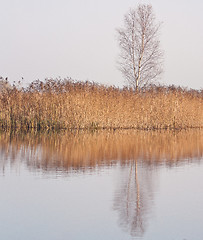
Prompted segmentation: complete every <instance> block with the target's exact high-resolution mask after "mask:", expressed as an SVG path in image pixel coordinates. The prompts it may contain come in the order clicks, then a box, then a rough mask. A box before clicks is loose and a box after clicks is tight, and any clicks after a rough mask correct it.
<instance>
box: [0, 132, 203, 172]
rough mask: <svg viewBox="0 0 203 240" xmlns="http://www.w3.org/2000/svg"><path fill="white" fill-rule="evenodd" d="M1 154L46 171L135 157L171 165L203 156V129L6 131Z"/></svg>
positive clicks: (92, 165) (82, 166) (68, 169)
mask: <svg viewBox="0 0 203 240" xmlns="http://www.w3.org/2000/svg"><path fill="white" fill-rule="evenodd" d="M0 154H1V156H2V157H1V158H2V159H5V163H6V159H8V158H10V159H12V161H13V162H15V161H16V160H17V159H20V158H19V154H21V155H22V154H23V155H24V156H26V164H27V165H28V166H29V167H30V168H32V169H33V168H35V169H36V168H37V169H44V170H57V169H60V170H63V171H70V170H71V169H75V170H76V169H81V170H86V169H90V168H94V167H96V166H100V165H103V164H107V165H110V164H112V162H113V161H114V160H120V162H121V163H122V164H127V163H128V160H131V159H141V160H144V163H146V164H167V165H169V166H170V165H173V164H180V163H181V162H183V161H182V160H185V159H193V158H196V159H200V158H201V157H202V156H203V131H201V130H188V131H181V132H175V133H174V132H170V131H167V132H142V131H132V130H125V131H124V130H122V131H115V132H112V131H100V132H95V133H87V132H79V133H67V132H66V133H60V134H51V135H48V134H41V135H34V134H26V135H22V134H21V135H17V134H15V135H13V134H9V133H2V134H1V135H0ZM188 161H189V160H188ZM5 163H4V164H5ZM2 164H3V162H1V165H2Z"/></svg>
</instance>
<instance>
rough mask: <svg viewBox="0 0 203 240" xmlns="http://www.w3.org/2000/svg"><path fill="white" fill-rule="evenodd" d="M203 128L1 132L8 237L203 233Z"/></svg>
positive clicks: (3, 229) (0, 175) (1, 207)
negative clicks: (160, 130) (154, 130)
mask: <svg viewBox="0 0 203 240" xmlns="http://www.w3.org/2000/svg"><path fill="white" fill-rule="evenodd" d="M202 162H203V131H199V130H190V131H181V132H167V131H165V132H141V131H140V132H137V131H113V132H111V131H101V132H96V133H88V132H79V133H78V132H77V133H60V134H53V133H52V134H14V133H1V135H0V189H1V198H0V199H1V201H0V213H1V214H0V233H1V239H4V240H10V239H11V240H19V239H22V240H23V239H30V240H34V239H36V240H41V239H43V240H44V239H53V240H54V239H57V240H63V239H71V240H72V239H73V240H80V239H81V240H82V239H88V240H91V239H92V240H93V239H107V240H108V239H109V240H110V239H120V240H125V239H126V240H127V239H141V240H159V239H160V240H162V239H166V240H167V239H168V240H171V239H177V240H178V239H181V240H183V239H187V240H190V239H197V240H200V239H202V237H203V229H202V222H203V206H202V202H203V190H202V189H203V174H202V172H203V164H202Z"/></svg>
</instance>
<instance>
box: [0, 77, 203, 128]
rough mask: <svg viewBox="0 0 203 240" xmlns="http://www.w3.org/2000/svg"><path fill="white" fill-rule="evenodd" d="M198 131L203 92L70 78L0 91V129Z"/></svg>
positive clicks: (201, 122)
mask: <svg viewBox="0 0 203 240" xmlns="http://www.w3.org/2000/svg"><path fill="white" fill-rule="evenodd" d="M193 127H194V128H197V127H198V128H200V127H203V92H202V91H194V90H193V91H192V90H184V89H181V88H174V87H156V86H152V87H150V88H148V89H145V90H142V91H139V92H134V91H132V90H131V89H125V88H124V89H118V88H115V87H105V86H103V85H98V84H94V83H89V82H86V83H81V82H72V81H70V80H63V81H61V80H55V81H54V80H47V81H46V82H45V83H42V82H39V81H38V82H33V83H32V84H31V85H30V86H29V88H27V89H21V90H18V89H17V88H14V89H11V90H7V91H5V92H2V93H0V128H1V129H22V130H23V129H24V130H31V129H37V130H58V129H98V128H135V129H183V128H193Z"/></svg>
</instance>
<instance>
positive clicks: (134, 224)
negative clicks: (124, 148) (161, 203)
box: [114, 160, 154, 237]
mask: <svg viewBox="0 0 203 240" xmlns="http://www.w3.org/2000/svg"><path fill="white" fill-rule="evenodd" d="M138 168H139V169H138ZM121 171H122V178H121V179H122V183H121V185H120V187H119V190H118V191H117V192H116V197H115V201H114V209H115V210H117V211H118V212H119V223H120V225H121V227H122V228H124V229H125V230H126V231H129V232H130V233H131V235H132V236H139V237H141V236H143V234H144V232H145V230H146V225H147V218H148V215H149V212H150V210H151V208H152V207H151V204H152V200H153V192H154V189H153V188H154V185H153V175H152V173H153V171H151V170H150V169H149V166H147V165H140V164H139V163H138V161H137V160H135V161H131V162H130V165H127V166H126V167H124V168H123V166H122V169H121Z"/></svg>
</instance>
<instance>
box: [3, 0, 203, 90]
mask: <svg viewBox="0 0 203 240" xmlns="http://www.w3.org/2000/svg"><path fill="white" fill-rule="evenodd" d="M139 3H147V4H148V3H150V4H151V5H152V7H153V10H154V12H155V15H156V19H157V21H158V22H163V24H162V27H161V35H160V41H161V47H162V49H163V50H164V74H163V75H162V77H161V79H160V80H159V82H160V83H162V84H166V85H171V84H174V85H177V86H184V87H188V88H193V89H200V88H203V76H202V75H203V74H202V68H203V67H202V58H203V14H202V12H203V1H202V0H187V1H183V0H170V1H163V0H151V1H142V0H141V1H135V0H134V1H133V0H102V1H96V0H32V1H31V0H0V76H2V77H4V78H5V77H8V79H9V81H10V82H11V83H12V82H13V81H16V82H17V81H19V80H21V78H22V77H23V84H28V83H31V82H32V81H34V80H37V79H40V80H44V79H45V78H59V77H60V78H66V77H71V78H73V79H75V80H79V81H86V80H89V81H94V82H98V83H101V84H106V85H115V86H119V87H122V86H123V85H124V84H125V79H124V78H123V76H122V74H121V72H120V71H119V70H118V65H117V60H118V55H119V46H118V42H117V37H116V28H119V27H122V26H123V18H124V15H125V14H126V12H127V11H128V10H129V8H133V7H136V6H137V5H138V4H139Z"/></svg>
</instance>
